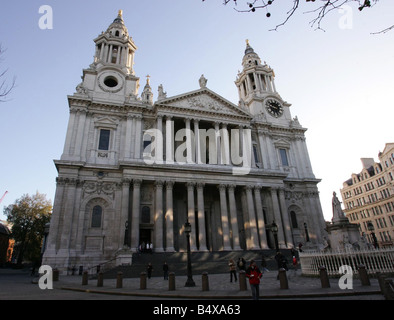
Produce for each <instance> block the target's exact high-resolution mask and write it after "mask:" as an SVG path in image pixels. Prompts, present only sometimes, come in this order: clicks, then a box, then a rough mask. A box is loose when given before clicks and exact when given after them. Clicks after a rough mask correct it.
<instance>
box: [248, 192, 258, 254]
mask: <svg viewBox="0 0 394 320" xmlns="http://www.w3.org/2000/svg"><path fill="white" fill-rule="evenodd" d="M245 188H246V200H247V203H248V213H249V231H250V238H249V239H247V246H248V249H250V250H256V249H259V245H258V240H259V236H258V234H257V227H256V215H255V211H254V203H253V194H252V188H253V187H252V186H246V187H245Z"/></svg>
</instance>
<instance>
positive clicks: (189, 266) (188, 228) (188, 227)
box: [185, 220, 196, 287]
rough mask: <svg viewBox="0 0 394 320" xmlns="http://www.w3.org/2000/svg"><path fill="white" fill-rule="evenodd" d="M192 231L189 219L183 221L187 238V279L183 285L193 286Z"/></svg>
mask: <svg viewBox="0 0 394 320" xmlns="http://www.w3.org/2000/svg"><path fill="white" fill-rule="evenodd" d="M191 232H192V226H191V224H190V223H189V220H188V221H186V223H185V233H186V238H187V280H186V283H185V287H195V286H196V284H195V283H194V281H193V277H192V261H191V257H190V233H191Z"/></svg>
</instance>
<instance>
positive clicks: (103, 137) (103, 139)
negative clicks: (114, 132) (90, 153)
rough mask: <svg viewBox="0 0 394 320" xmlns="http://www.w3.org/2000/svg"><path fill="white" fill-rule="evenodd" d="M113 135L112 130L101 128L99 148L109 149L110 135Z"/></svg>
mask: <svg viewBox="0 0 394 320" xmlns="http://www.w3.org/2000/svg"><path fill="white" fill-rule="evenodd" d="M110 135H111V131H110V130H106V129H101V130H100V140H99V147H98V148H99V150H109V137H110Z"/></svg>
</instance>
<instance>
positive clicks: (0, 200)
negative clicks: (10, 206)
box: [0, 191, 8, 203]
mask: <svg viewBox="0 0 394 320" xmlns="http://www.w3.org/2000/svg"><path fill="white" fill-rule="evenodd" d="M7 193H8V191H6V192H4V194H3V196H2V197H1V199H0V203H1V202H2V201H3V199H4V197H5V195H6V194H7Z"/></svg>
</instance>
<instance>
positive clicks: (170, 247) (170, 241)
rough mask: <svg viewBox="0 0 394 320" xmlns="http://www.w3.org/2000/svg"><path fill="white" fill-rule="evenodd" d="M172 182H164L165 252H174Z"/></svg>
mask: <svg viewBox="0 0 394 320" xmlns="http://www.w3.org/2000/svg"><path fill="white" fill-rule="evenodd" d="M173 186H174V182H172V181H167V182H166V206H167V210H166V232H167V235H166V236H167V248H166V251H167V252H174V251H175V249H174V209H173V195H172V188H173Z"/></svg>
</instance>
